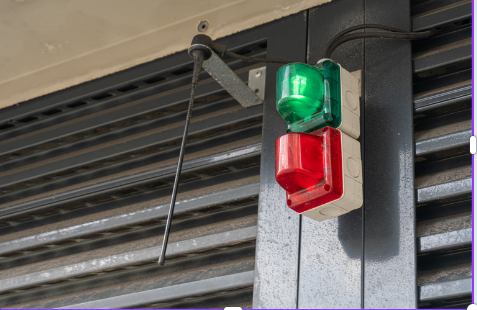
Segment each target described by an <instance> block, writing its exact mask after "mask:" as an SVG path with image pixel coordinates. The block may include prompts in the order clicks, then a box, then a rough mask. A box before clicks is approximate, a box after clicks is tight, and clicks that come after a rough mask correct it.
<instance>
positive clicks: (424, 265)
mask: <svg viewBox="0 0 477 310" xmlns="http://www.w3.org/2000/svg"><path fill="white" fill-rule="evenodd" d="M412 11H413V19H412V23H413V30H416V31H417V30H424V29H428V28H434V27H439V26H445V27H446V28H447V27H451V30H449V31H447V32H446V33H445V34H442V35H440V36H438V37H436V38H432V39H427V40H422V41H417V42H414V43H413V64H414V113H415V115H414V118H415V121H414V126H415V129H414V130H415V131H414V137H415V149H416V154H415V161H416V171H415V173H416V179H415V186H416V196H417V202H416V206H417V211H416V218H417V226H416V227H417V234H416V235H417V237H418V243H417V249H418V274H417V281H418V286H419V307H420V308H459V307H460V308H467V306H468V305H469V304H470V303H471V302H472V301H471V294H472V160H471V155H470V153H469V137H470V136H471V135H472V111H471V109H472V68H471V61H472V43H471V40H472V24H471V22H472V17H471V14H472V3H471V1H467V0H465V1H439V0H427V1H423V0H414V1H413V7H412Z"/></svg>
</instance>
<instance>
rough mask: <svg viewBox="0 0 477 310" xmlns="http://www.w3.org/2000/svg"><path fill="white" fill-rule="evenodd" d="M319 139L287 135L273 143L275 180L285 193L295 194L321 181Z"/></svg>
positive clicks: (294, 134)
mask: <svg viewBox="0 0 477 310" xmlns="http://www.w3.org/2000/svg"><path fill="white" fill-rule="evenodd" d="M321 140H322V139H321V137H317V136H313V135H310V134H301V133H289V134H286V135H283V136H281V137H279V138H278V139H277V141H276V143H275V154H279V156H275V159H276V163H275V178H276V180H277V182H278V184H280V186H281V187H283V188H284V189H285V190H286V191H287V192H289V193H295V192H297V191H299V190H302V189H305V188H308V187H310V186H313V185H315V184H317V183H320V182H321V180H323V176H324V172H323V148H322V142H321Z"/></svg>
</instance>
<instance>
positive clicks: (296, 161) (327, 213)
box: [275, 127, 363, 221]
mask: <svg viewBox="0 0 477 310" xmlns="http://www.w3.org/2000/svg"><path fill="white" fill-rule="evenodd" d="M275 178H276V180H277V182H278V184H280V186H281V187H283V188H284V189H285V190H286V191H287V205H288V206H289V207H290V208H291V209H293V210H295V211H296V212H298V213H301V214H303V215H306V216H308V217H311V218H313V219H316V220H318V221H323V220H326V219H329V218H332V217H335V216H338V215H341V214H344V213H346V212H349V211H351V210H353V209H356V208H359V207H361V205H362V203H363V196H362V176H361V155H360V145H359V142H358V141H356V140H354V139H352V138H351V137H349V136H348V135H346V134H344V133H342V132H340V131H339V130H337V129H334V128H332V127H325V128H322V129H320V130H317V131H314V132H312V133H309V134H308V133H298V132H293V133H287V134H284V135H282V136H280V137H279V138H278V139H277V141H276V143H275Z"/></svg>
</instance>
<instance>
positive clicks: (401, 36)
mask: <svg viewBox="0 0 477 310" xmlns="http://www.w3.org/2000/svg"><path fill="white" fill-rule="evenodd" d="M438 33H440V30H437V29H432V30H427V31H421V32H407V31H404V30H401V31H399V32H384V31H375V32H360V33H352V34H345V35H342V36H340V37H338V38H336V39H335V40H334V41H331V42H329V43H328V44H327V46H326V48H325V51H324V52H323V56H322V58H330V57H331V54H333V52H334V50H335V49H336V48H337V47H338V46H340V45H341V44H343V43H345V42H348V41H351V40H356V39H366V38H381V39H397V40H420V39H426V38H430V37H433V36H435V35H437V34H438Z"/></svg>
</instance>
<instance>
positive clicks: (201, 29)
mask: <svg viewBox="0 0 477 310" xmlns="http://www.w3.org/2000/svg"><path fill="white" fill-rule="evenodd" d="M207 28H209V22H208V21H206V20H203V21H201V22H200V23H199V26H197V30H198V31H199V32H204V31H206V30H207Z"/></svg>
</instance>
